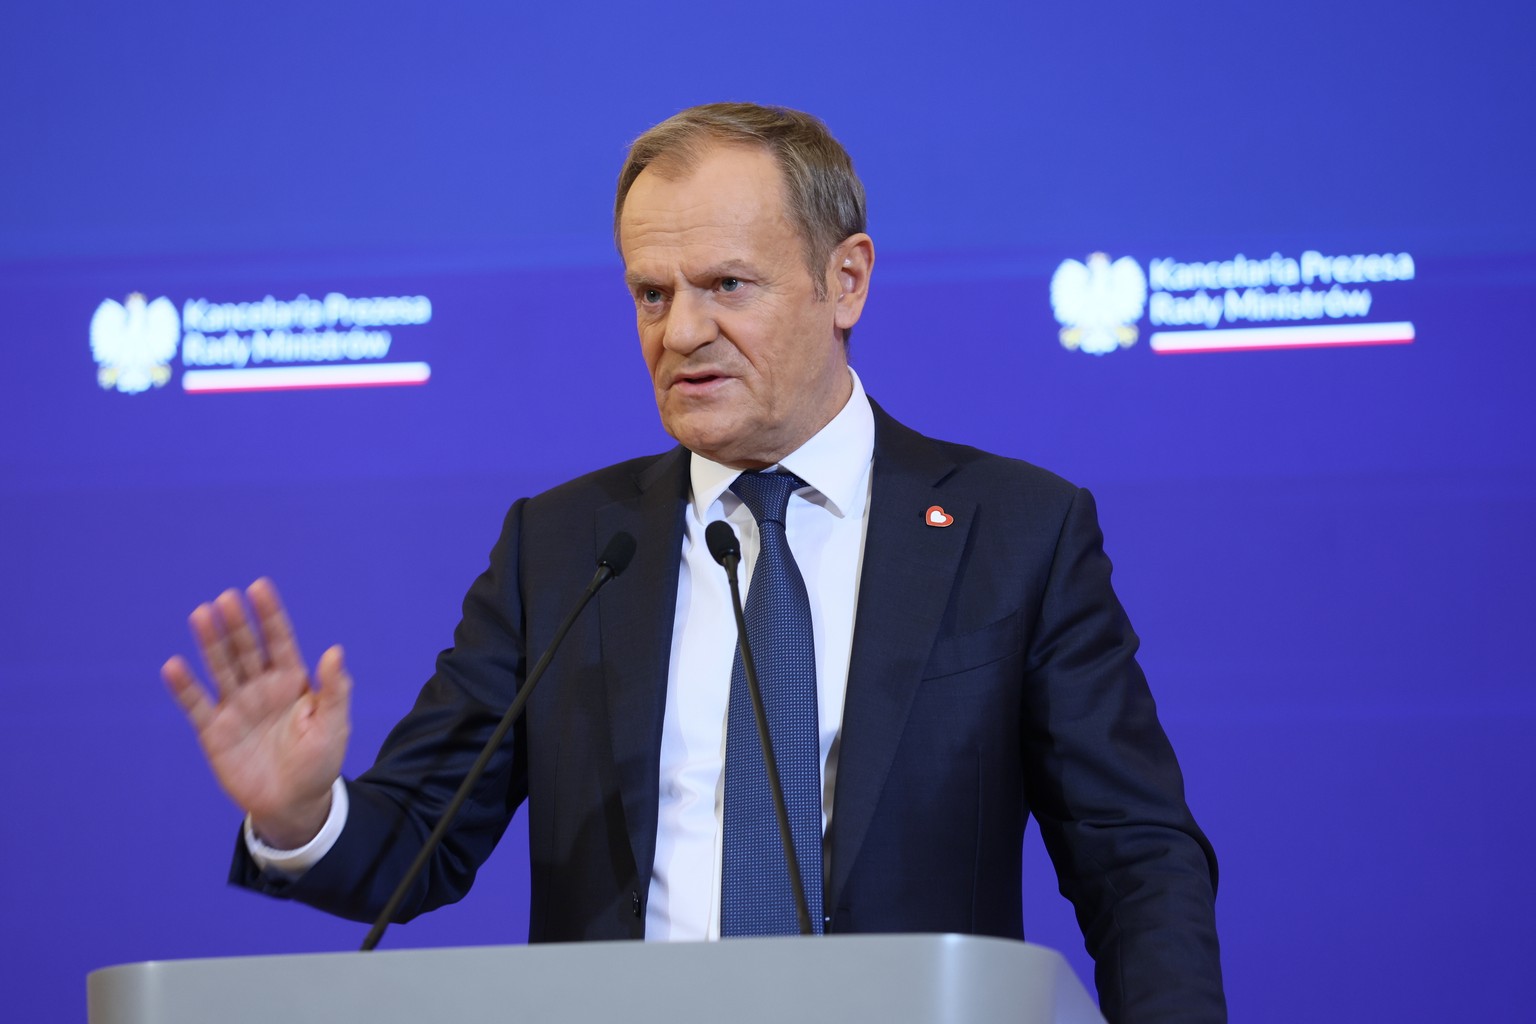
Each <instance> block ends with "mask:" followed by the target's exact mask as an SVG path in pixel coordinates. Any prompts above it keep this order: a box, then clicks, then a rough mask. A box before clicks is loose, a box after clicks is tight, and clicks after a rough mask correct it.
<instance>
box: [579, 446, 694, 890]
mask: <svg viewBox="0 0 1536 1024" xmlns="http://www.w3.org/2000/svg"><path fill="white" fill-rule="evenodd" d="M636 484H637V487H638V491H639V493H638V494H637V495H635V496H634V497H632V498H627V499H621V500H619V501H616V502H614V503H612V504H610V505H606V506H604V507H603V508H601V509H599V510H598V513H597V518H596V539H595V544H596V546H597V550H599V551H600V550H602V548H603V546H604V545H606V544H607V543H608V538H610V537H612V536H613V535H614V534H615V533H617V532H619V531H620V530H626V531H628V532H629V533H631V534H633V535H634V536H635V537H636V538H637V539H638V540H639V541H640V545H639V548H638V549H637V551H636V553H635V559H634V562H633V563H632V564H631V566H630V568H629V570H628V571H627V572H626V573H625V577H624V579H622V580H616V581H614V583H613V584H612V585H610V586H609V587H607V588H605V589H604V590H603V591H602V592H601V593H600V594H599V595H598V618H599V620H600V625H599V629H600V635H601V637H602V663H603V677H604V682H605V686H606V689H607V698H608V721H609V725H610V729H611V737H612V743H613V764H614V770H615V772H616V774H617V778H618V786H619V793H620V797H621V799H622V800H623V804H624V817H625V821H626V823H627V825H628V828H629V841H630V848H631V850H632V851H633V854H634V859H635V866H636V869H637V870H638V872H639V875H640V879H641V882H642V884H643V883H644V881H645V880H646V879H648V878H649V877H650V873H651V866H652V862H653V860H654V858H655V855H656V814H657V799H658V792H659V787H660V781H659V779H660V762H659V760H658V757H657V751H658V750H660V749H661V725H662V715H663V713H664V712H665V709H666V694H667V671H668V664H669V662H670V659H671V650H672V620H673V617H674V613H673V610H674V609H675V608H676V606H677V573H678V564H679V561H680V558H681V552H682V547H683V504H684V502H686V501H687V495H688V452H687V450H686V449H683V448H681V447H679V448H676V449H673V450H672V451H671V452H669V453H667V454H666V455H663V456H662V457H661V458H659V459H657V460H656V461H655V462H653V463H651V465H650V466H649V467H647V468H646V469H645V471H644V472H642V473H641V474H640V475H639V476H638V477H637V478H636Z"/></svg>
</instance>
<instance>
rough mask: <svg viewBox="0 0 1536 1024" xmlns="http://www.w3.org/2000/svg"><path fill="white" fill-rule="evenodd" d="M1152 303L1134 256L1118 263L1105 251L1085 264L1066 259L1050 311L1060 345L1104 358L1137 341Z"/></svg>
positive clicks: (1053, 289) (1054, 281)
mask: <svg viewBox="0 0 1536 1024" xmlns="http://www.w3.org/2000/svg"><path fill="white" fill-rule="evenodd" d="M1146 304H1147V275H1146V274H1143V273H1142V272H1141V267H1140V265H1138V264H1137V262H1136V261H1135V260H1133V259H1131V258H1130V257H1129V256H1122V257H1120V258H1119V259H1117V260H1115V261H1114V262H1113V263H1111V262H1110V261H1109V257H1108V256H1106V255H1105V254H1104V253H1102V252H1096V253H1094V254H1092V255H1091V256H1089V257H1088V262H1087V263H1086V264H1082V263H1079V262H1077V260H1063V261H1062V264H1061V266H1059V267H1057V268H1056V273H1055V274H1053V275H1051V309H1052V310H1053V311H1054V312H1055V314H1056V319H1057V321H1058V322H1060V323H1061V325H1062V331H1061V343H1062V345H1063V346H1065V347H1066V348H1068V349H1081V350H1082V351H1084V352H1087V353H1089V354H1091V355H1096V356H1102V355H1104V354H1105V353H1108V352H1113V351H1115V349H1117V348H1124V347H1129V346H1131V345H1134V344H1135V343H1136V322H1137V321H1138V320H1140V319H1141V311H1142V309H1143V308H1144V307H1145V306H1146Z"/></svg>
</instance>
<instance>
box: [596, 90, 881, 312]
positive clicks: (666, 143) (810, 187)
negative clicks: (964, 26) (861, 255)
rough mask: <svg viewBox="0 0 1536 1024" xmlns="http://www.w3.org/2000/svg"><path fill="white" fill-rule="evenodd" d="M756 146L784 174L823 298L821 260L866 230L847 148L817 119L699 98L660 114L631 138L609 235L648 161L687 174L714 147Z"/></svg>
mask: <svg viewBox="0 0 1536 1024" xmlns="http://www.w3.org/2000/svg"><path fill="white" fill-rule="evenodd" d="M721 144H724V145H741V146H758V147H761V148H762V149H765V150H767V151H768V152H769V153H770V154H771V155H772V156H773V158H774V161H775V162H776V163H777V164H778V165H779V171H780V173H781V174H783V176H784V205H785V207H786V208H787V209H788V211H789V216H790V219H791V220H792V221H793V222H794V225H795V227H796V229H797V230H798V231H799V233H800V238H801V241H802V243H803V245H804V248H805V266H806V270H808V271H809V272H810V275H811V280H812V281H813V282H815V285H816V297H817V298H818V299H825V298H826V297H827V274H826V264H827V258H828V257H829V256H830V255H831V254H832V250H833V249H834V248H836V247H837V244H838V243H839V242H841V241H842V240H843V239H845V238H847V237H848V236H849V235H855V234H858V233H860V232H862V231H863V230H864V229H865V215H864V184H863V183H862V182H861V181H859V176H858V175H857V174H855V173H854V171H853V160H852V159H851V158H850V157H849V156H848V151H847V150H846V149H844V148H843V147H842V145H841V144H840V143H839V142H838V141H837V140H836V139H834V138H833V137H832V133H831V132H830V131H828V130H827V126H826V125H825V124H823V123H822V122H821V120H820V118H817V117H814V116H812V115H810V114H807V113H804V112H802V111H799V110H791V109H789V108H788V107H764V106H759V105H758V104H756V103H706V104H704V105H702V106H698V107H689V108H688V109H687V110H682V111H679V112H678V113H676V114H673V115H672V116H671V117H669V118H667V119H666V120H665V121H663V122H661V123H660V124H658V125H656V126H655V127H654V128H651V129H650V130H649V131H647V132H645V134H643V135H641V136H640V137H639V138H637V139H636V140H635V141H634V142H633V143H631V144H630V147H629V156H628V158H627V159H625V161H624V168H623V170H621V171H620V172H619V186H618V192H617V195H616V196H615V197H614V201H613V240H614V244H615V245H617V244H618V242H619V217H620V216H621V215H622V214H623V212H624V200H625V198H626V197H627V196H628V195H629V190H630V187H631V186H633V185H634V183H635V179H636V178H638V177H639V176H640V172H641V171H643V170H645V169H646V168H647V167H650V166H651V165H652V164H655V163H658V162H660V163H665V164H667V165H670V166H669V167H668V170H672V169H676V170H678V171H680V172H682V173H686V172H687V171H688V170H689V169H690V168H691V167H692V166H693V165H694V164H695V163H697V161H698V160H699V159H700V158H701V157H702V156H703V154H704V152H705V150H707V149H708V148H709V147H710V146H713V145H721Z"/></svg>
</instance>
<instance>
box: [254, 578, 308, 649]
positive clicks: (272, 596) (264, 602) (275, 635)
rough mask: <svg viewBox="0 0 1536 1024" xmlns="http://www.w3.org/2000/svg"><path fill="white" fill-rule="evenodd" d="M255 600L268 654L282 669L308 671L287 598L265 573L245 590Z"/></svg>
mask: <svg viewBox="0 0 1536 1024" xmlns="http://www.w3.org/2000/svg"><path fill="white" fill-rule="evenodd" d="M245 593H246V596H247V597H249V598H250V599H251V609H252V611H254V612H255V613H256V625H257V628H258V629H260V630H261V642H262V643H263V644H264V645H265V646H266V648H267V657H269V658H270V659H271V660H272V664H273V666H274V667H276V668H280V669H292V670H296V671H299V672H304V671H305V668H304V655H303V654H301V653H299V644H298V641H297V640H296V639H295V638H294V635H293V623H292V622H290V621H289V620H288V612H287V610H286V609H284V608H283V600H282V598H281V597H279V596H278V594H277V586H276V584H274V583H273V582H272V581H271V580H269V579H267V578H266V577H265V576H263V577H262V578H261V579H259V580H257V581H256V582H255V583H252V584H251V585H250V587H248V588H247V589H246V591H245Z"/></svg>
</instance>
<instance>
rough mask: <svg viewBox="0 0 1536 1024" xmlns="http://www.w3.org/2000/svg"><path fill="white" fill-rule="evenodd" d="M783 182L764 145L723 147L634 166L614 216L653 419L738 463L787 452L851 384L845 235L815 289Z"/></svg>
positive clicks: (704, 450)
mask: <svg viewBox="0 0 1536 1024" xmlns="http://www.w3.org/2000/svg"><path fill="white" fill-rule="evenodd" d="M663 169H664V170H665V169H666V168H663ZM783 192H784V189H783V181H782V178H781V175H780V173H779V169H778V166H777V164H776V163H775V162H774V160H773V157H772V156H771V155H770V154H769V153H767V152H766V151H764V150H761V149H754V148H746V147H739V146H718V147H715V148H713V149H710V150H708V151H707V152H706V153H705V155H704V156H703V158H702V159H701V160H700V161H699V162H698V164H697V165H696V166H694V167H693V168H691V169H690V170H688V171H685V172H682V173H680V174H676V175H673V176H671V177H669V176H666V175H663V174H658V173H657V172H656V169H655V168H654V167H648V168H647V169H646V170H644V171H642V172H641V173H640V176H639V177H638V178H636V179H635V183H634V185H633V187H632V188H631V189H630V192H629V195H628V196H627V197H626V199H625V202H624V210H623V214H622V215H621V217H620V219H619V245H620V249H621V251H622V252H623V255H624V268H625V278H626V281H627V282H628V284H629V289H630V293H631V295H633V297H634V300H635V319H636V322H637V325H638V327H639V331H640V348H641V352H642V354H643V355H644V356H645V364H646V366H647V367H648V368H649V369H650V372H651V383H652V385H653V386H654V387H655V389H656V406H657V408H658V409H659V410H660V411H661V421H662V424H663V425H664V426H665V427H666V429H667V432H668V433H670V434H671V435H672V436H673V437H675V438H677V439H678V441H680V442H682V443H683V444H684V445H685V446H686V447H688V448H689V449H691V450H693V451H695V452H698V453H699V454H700V455H703V456H705V457H706V458H710V459H713V460H715V461H716V462H720V463H724V464H726V465H729V466H735V467H737V468H742V469H748V468H760V467H762V466H768V465H772V464H773V463H775V462H777V461H779V460H780V459H781V458H783V457H784V456H785V455H788V454H789V453H790V452H792V451H794V450H795V449H796V448H798V447H799V446H800V445H801V444H803V443H804V442H805V441H806V440H808V439H809V438H810V437H811V436H812V435H813V434H815V433H816V432H817V431H818V430H820V429H821V428H822V427H823V426H825V425H826V423H827V422H828V421H829V420H831V419H832V417H833V416H835V415H837V413H838V411H839V410H840V409H841V408H842V407H843V405H844V403H846V402H847V400H848V396H849V395H850V394H851V392H852V381H851V378H850V377H849V374H848V370H847V365H848V364H847V359H846V356H845V354H844V350H843V344H842V341H841V335H840V333H839V328H840V327H843V326H849V327H851V326H852V323H851V322H848V313H847V309H848V307H849V302H848V300H847V298H846V295H844V294H840V291H839V284H840V282H839V277H840V275H839V274H838V273H836V272H835V271H836V270H837V269H838V267H839V266H840V265H841V264H842V262H843V259H844V258H845V257H844V256H843V253H842V247H840V248H839V251H838V253H837V254H836V255H835V256H834V257H833V258H832V259H829V261H828V264H827V267H826V268H825V273H826V286H827V298H825V299H818V298H817V297H816V285H815V283H814V282H813V281H812V279H811V276H810V274H809V273H808V272H807V270H806V265H805V257H804V248H803V246H802V243H801V238H800V235H799V233H798V232H797V231H796V230H795V226H794V224H793V222H792V221H791V220H790V219H789V216H788V214H787V212H786V210H785V208H784V195H783ZM854 237H855V239H864V244H865V245H867V242H868V239H867V236H862V235H860V236H854ZM862 254H863V250H860V252H859V253H858V254H856V255H859V256H860V258H861V259H862ZM857 291H858V293H859V294H858V297H857V298H858V301H857V305H858V306H860V307H862V304H863V289H862V288H858V289H857ZM852 316H853V319H855V320H856V319H857V317H858V310H857V309H855V310H854V311H853V314H852Z"/></svg>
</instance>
